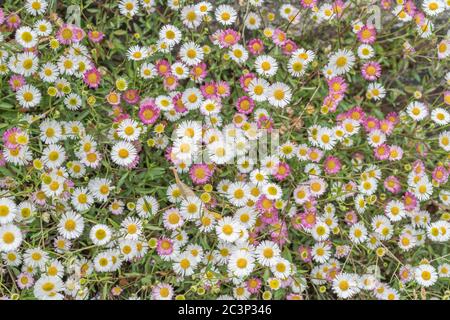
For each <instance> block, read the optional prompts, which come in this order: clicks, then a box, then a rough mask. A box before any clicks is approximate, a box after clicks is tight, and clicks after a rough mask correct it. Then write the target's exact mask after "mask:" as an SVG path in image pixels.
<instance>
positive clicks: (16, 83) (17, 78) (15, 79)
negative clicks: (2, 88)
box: [8, 74, 26, 91]
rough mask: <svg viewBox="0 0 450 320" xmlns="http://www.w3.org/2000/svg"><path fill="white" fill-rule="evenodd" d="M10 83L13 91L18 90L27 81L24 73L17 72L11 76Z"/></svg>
mask: <svg viewBox="0 0 450 320" xmlns="http://www.w3.org/2000/svg"><path fill="white" fill-rule="evenodd" d="M8 83H9V86H10V88H11V90H12V91H17V90H19V89H20V88H22V86H23V85H25V84H26V81H25V78H24V77H23V76H22V75H18V74H15V75H13V76H11V78H10V79H9V82H8Z"/></svg>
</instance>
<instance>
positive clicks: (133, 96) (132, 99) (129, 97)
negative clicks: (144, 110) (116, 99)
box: [122, 89, 140, 105]
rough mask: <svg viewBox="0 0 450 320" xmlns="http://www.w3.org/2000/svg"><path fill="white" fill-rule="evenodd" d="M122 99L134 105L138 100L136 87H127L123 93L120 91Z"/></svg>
mask: <svg viewBox="0 0 450 320" xmlns="http://www.w3.org/2000/svg"><path fill="white" fill-rule="evenodd" d="M122 97H123V99H124V100H125V101H126V102H127V103H128V104H131V105H134V104H136V103H138V102H139V100H140V97H139V92H138V91H137V90H136V89H128V90H127V91H125V92H124V93H122Z"/></svg>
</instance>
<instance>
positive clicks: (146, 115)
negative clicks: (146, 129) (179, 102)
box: [139, 98, 161, 124]
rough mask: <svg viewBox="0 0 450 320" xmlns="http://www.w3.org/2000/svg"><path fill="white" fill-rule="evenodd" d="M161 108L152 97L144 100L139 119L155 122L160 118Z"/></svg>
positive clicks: (149, 122)
mask: <svg viewBox="0 0 450 320" xmlns="http://www.w3.org/2000/svg"><path fill="white" fill-rule="evenodd" d="M160 113H161V110H160V109H159V108H158V107H157V106H156V104H155V102H154V100H153V99H151V98H147V99H145V100H144V101H142V103H141V105H140V107H139V119H141V121H142V123H144V124H154V123H155V122H156V120H158V118H159V115H160Z"/></svg>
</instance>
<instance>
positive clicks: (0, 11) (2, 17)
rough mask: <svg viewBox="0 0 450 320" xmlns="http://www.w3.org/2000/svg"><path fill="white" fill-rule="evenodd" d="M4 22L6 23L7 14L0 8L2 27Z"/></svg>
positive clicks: (0, 23)
mask: <svg viewBox="0 0 450 320" xmlns="http://www.w3.org/2000/svg"><path fill="white" fill-rule="evenodd" d="M3 22H5V13H4V12H3V9H2V8H0V25H2V24H3Z"/></svg>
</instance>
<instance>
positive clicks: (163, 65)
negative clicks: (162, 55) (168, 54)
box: [155, 59, 171, 76]
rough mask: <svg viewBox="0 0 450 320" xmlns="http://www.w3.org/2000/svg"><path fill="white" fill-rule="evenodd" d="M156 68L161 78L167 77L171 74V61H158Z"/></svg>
mask: <svg viewBox="0 0 450 320" xmlns="http://www.w3.org/2000/svg"><path fill="white" fill-rule="evenodd" d="M155 67H156V72H157V73H158V74H159V75H160V76H165V75H167V74H169V73H170V72H171V71H170V63H169V61H167V60H164V59H161V60H158V61H156V64H155Z"/></svg>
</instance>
